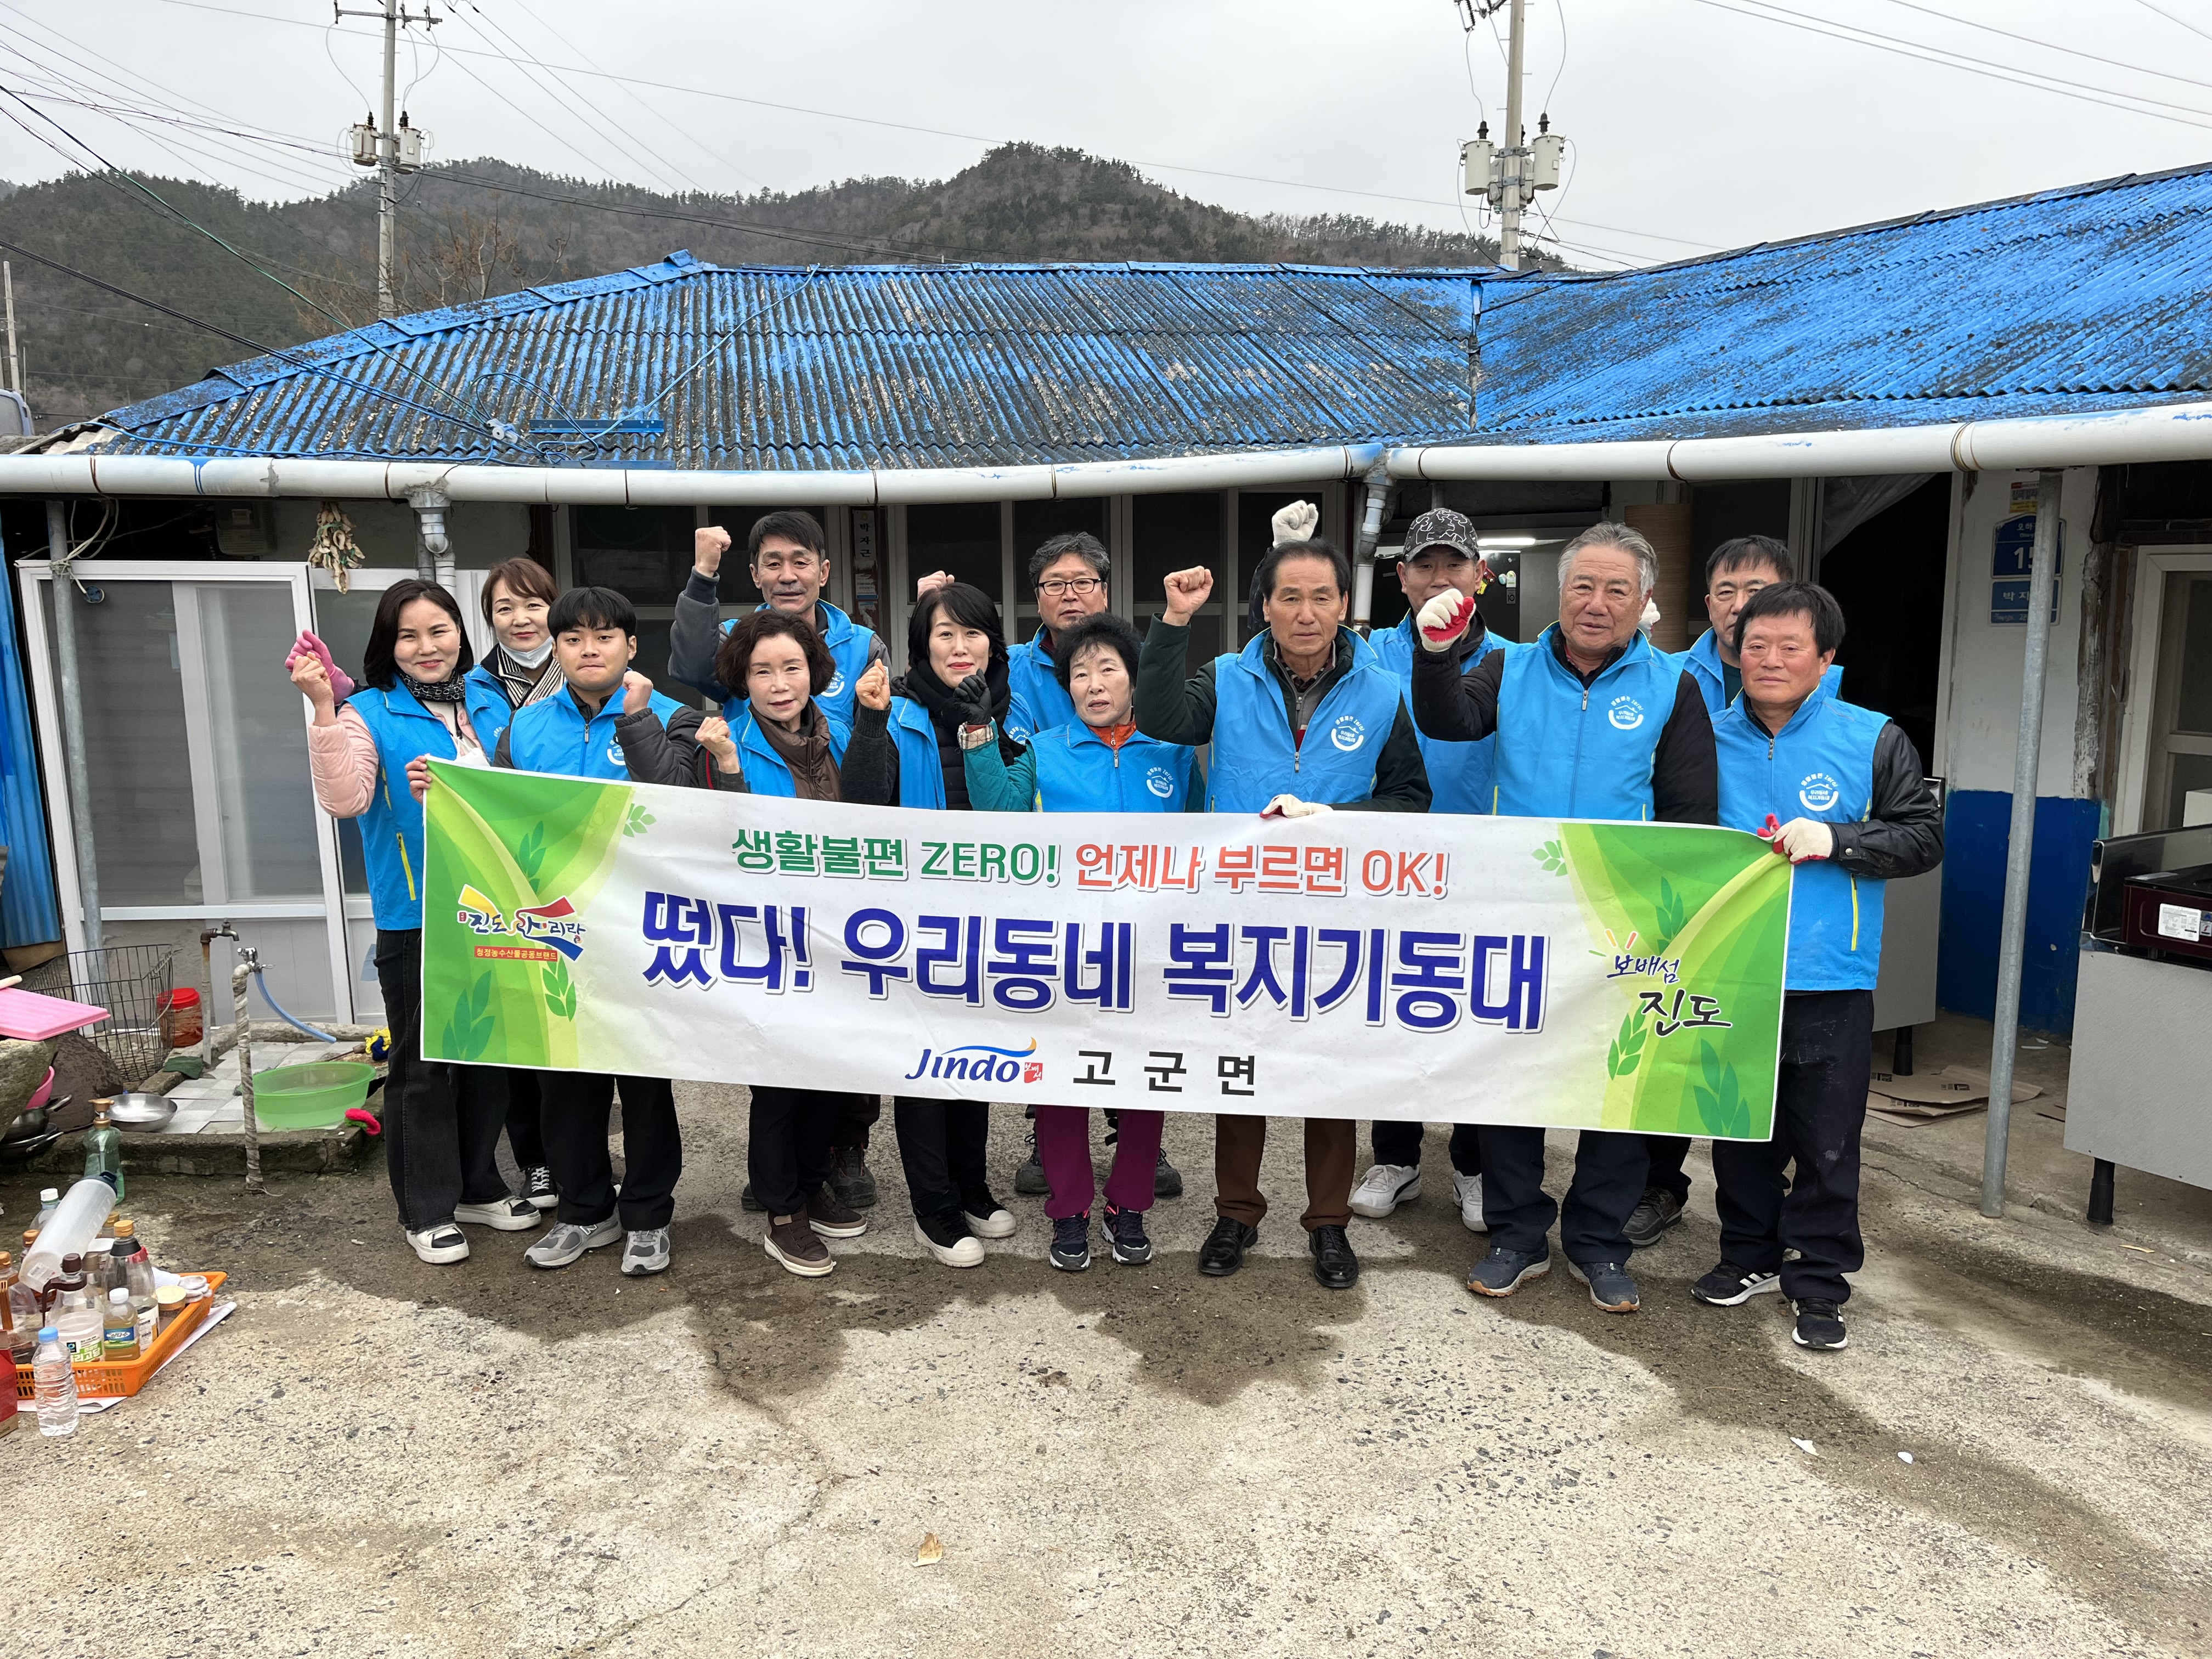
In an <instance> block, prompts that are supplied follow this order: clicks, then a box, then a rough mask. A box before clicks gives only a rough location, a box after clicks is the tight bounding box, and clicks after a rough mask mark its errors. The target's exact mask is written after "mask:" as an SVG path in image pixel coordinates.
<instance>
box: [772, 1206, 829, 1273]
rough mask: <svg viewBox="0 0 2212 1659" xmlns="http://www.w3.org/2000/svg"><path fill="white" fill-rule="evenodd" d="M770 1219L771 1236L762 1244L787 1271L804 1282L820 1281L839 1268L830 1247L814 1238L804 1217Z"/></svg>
mask: <svg viewBox="0 0 2212 1659" xmlns="http://www.w3.org/2000/svg"><path fill="white" fill-rule="evenodd" d="M768 1219H769V1227H768V1237H766V1238H764V1239H763V1240H762V1241H761V1243H762V1247H763V1249H766V1250H767V1251H768V1253H769V1255H772V1256H774V1257H775V1259H776V1260H777V1261H781V1263H783V1265H784V1267H785V1269H786V1270H787V1272H790V1273H797V1274H798V1275H799V1277H800V1278H801V1279H819V1278H821V1277H822V1275H823V1274H824V1273H828V1272H829V1271H830V1270H831V1269H832V1268H834V1267H836V1265H837V1264H836V1262H835V1261H832V1260H831V1259H830V1256H829V1246H828V1245H827V1244H824V1243H823V1242H822V1241H821V1240H820V1239H819V1238H817V1237H815V1236H814V1229H813V1228H811V1227H810V1226H808V1225H806V1220H805V1217H803V1216H795V1215H772V1216H770V1217H769V1218H768Z"/></svg>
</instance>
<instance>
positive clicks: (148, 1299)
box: [123, 1237, 161, 1354]
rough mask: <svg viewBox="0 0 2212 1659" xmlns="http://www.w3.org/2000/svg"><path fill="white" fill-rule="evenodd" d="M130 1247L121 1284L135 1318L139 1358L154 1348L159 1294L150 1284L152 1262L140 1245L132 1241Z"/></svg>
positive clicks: (159, 1316)
mask: <svg viewBox="0 0 2212 1659" xmlns="http://www.w3.org/2000/svg"><path fill="white" fill-rule="evenodd" d="M123 1267H124V1283H125V1289H127V1290H128V1291H130V1292H131V1312H132V1313H134V1314H135V1315H136V1316H137V1320H138V1352H140V1353H142V1354H143V1353H144V1352H146V1350H147V1349H148V1348H149V1347H151V1346H153V1344H154V1332H155V1327H156V1325H157V1324H158V1323H159V1322H160V1319H161V1302H160V1300H159V1297H160V1294H161V1291H160V1287H159V1286H158V1285H155V1282H154V1258H153V1257H151V1256H149V1255H147V1254H146V1246H145V1244H144V1243H143V1241H142V1240H140V1239H137V1238H136V1237H134V1238H132V1239H131V1255H130V1256H129V1258H128V1259H127V1260H126V1261H125V1262H124V1264H123Z"/></svg>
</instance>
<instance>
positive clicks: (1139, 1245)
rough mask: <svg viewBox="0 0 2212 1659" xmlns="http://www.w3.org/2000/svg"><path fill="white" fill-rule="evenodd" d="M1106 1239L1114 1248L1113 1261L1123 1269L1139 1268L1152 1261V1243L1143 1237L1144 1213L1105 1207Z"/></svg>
mask: <svg viewBox="0 0 2212 1659" xmlns="http://www.w3.org/2000/svg"><path fill="white" fill-rule="evenodd" d="M1106 1237H1107V1239H1108V1240H1109V1242H1110V1243H1112V1244H1113V1246H1114V1260H1115V1261H1118V1262H1120V1263H1121V1265H1122V1266H1123V1267H1143V1266H1144V1265H1145V1263H1146V1262H1147V1261H1151V1260H1152V1240H1151V1239H1149V1238H1147V1237H1145V1212H1143V1211H1142V1210H1124V1209H1122V1208H1121V1207H1120V1206H1116V1205H1113V1204H1109V1205H1108V1206H1106Z"/></svg>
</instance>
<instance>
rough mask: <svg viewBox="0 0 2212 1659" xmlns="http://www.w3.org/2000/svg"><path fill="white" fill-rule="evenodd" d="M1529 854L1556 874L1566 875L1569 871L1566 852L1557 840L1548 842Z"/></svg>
mask: <svg viewBox="0 0 2212 1659" xmlns="http://www.w3.org/2000/svg"><path fill="white" fill-rule="evenodd" d="M1529 856H1530V857H1531V858H1533V859H1534V860H1536V862H1537V863H1539V864H1541V865H1542V866H1544V867H1545V868H1546V869H1547V870H1548V871H1550V872H1552V873H1553V875H1555V876H1564V875H1565V874H1566V873H1567V859H1566V854H1565V853H1564V852H1563V851H1562V850H1561V849H1560V847H1559V842H1556V841H1547V842H1545V843H1544V844H1543V845H1542V846H1541V847H1539V848H1537V849H1536V850H1535V851H1534V853H1532V854H1529Z"/></svg>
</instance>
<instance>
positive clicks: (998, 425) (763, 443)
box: [106, 167, 2212, 471]
mask: <svg viewBox="0 0 2212 1659" xmlns="http://www.w3.org/2000/svg"><path fill="white" fill-rule="evenodd" d="M2208 288H2212V167H2194V168H2190V169H2186V170H2183V171H2179V172H2175V173H2163V174H2158V175H2154V176H2148V177H2136V176H2130V177H2127V178H2123V179H2109V180H2106V181H2104V182H2102V183H2099V184H2093V185H2079V186H2075V187H2072V188H2069V189H2066V190H2057V191H2046V192H2045V193H2043V194H2040V195H2037V196H2031V197H2021V198H2020V199H2018V200H2015V201H2009V202H2001V203H1992V204H1984V205H1981V206H1978V207H1972V208H1964V209H1959V210H1953V211H1948V212H1943V213H1931V214H1923V215H1920V216H1916V217H1913V218H1910V219H1902V220H1897V221H1894V222H1889V223H1887V224H1880V225H1869V226H1863V227H1860V228H1856V229H1851V230H1845V231H1838V232H1834V233H1832V234H1827V235H1824V236H1817V237H1809V238H1806V239H1804V240H1799V241H1795V242H1789V243H1783V244H1778V245H1766V246H1759V247H1754V248H1749V249H1745V250H1742V251H1741V252H1735V253H1729V254H1722V255H1717V256H1714V257H1712V258H1704V259H1697V260H1688V261H1684V262H1682V263H1680V264H1673V265H1666V266H1660V267H1656V268H1655V269H1651V270H1639V271H1630V272H1622V273H1618V274H1612V275H1605V276H1570V275H1556V274H1539V273H1534V272H1530V273H1526V274H1521V275H1514V274H1511V273H1506V272H1499V271H1487V270H1485V271H1474V270H1422V271H1404V270H1343V269H1337V268H1312V267H1294V266H1279V265H1259V266H1245V265H1136V264H1121V265H944V266H891V267H877V266H860V267H854V266H845V267H832V268H826V269H817V270H780V269H767V268H745V269H736V270H726V269H722V268H720V267H716V266H712V265H706V264H701V263H699V262H698V261H697V260H695V259H693V258H691V257H690V255H689V254H674V255H671V256H670V258H668V259H667V260H665V261H664V262H662V263H661V264H656V265H648V266H643V267H641V268H639V269H637V270H626V271H618V272H616V273H615V274H613V275H611V276H600V277H594V278H591V279H589V280H586V281H581V282H573V283H557V284H552V285H549V286H545V287H541V288H536V289H526V290H524V291H522V292H520V293H517V294H511V295H504V296H502V297H501V298H499V299H495V300H489V301H483V302H482V303H480V304H477V305H470V306H462V307H454V308H453V309H450V310H444V311H435V312H427V313H422V314H419V315H416V316H412V317H404V318H398V319H393V320H392V321H390V322H385V323H378V324H376V325H373V326H371V327H368V328H365V329H360V330H356V331H354V332H352V333H349V334H343V335H338V336H337V337H333V338H331V339H327V340H322V341H318V342H315V343H313V344H310V345H307V346H303V347H301V348H300V349H298V350H297V351H295V352H291V353H287V354H284V355H283V356H272V357H264V358H258V359H256V360H254V361H253V362H246V363H241V364H239V365H236V366H235V367H234V368H225V369H219V370H216V372H214V373H213V374H210V377H209V378H208V379H207V380H203V381H201V382H199V383H198V384H197V385H195V386H187V387H185V388H184V389H182V390H181V391H179V392H172V393H170V394H168V395H167V396H166V397H163V398H155V399H154V400H152V401H151V402H149V403H144V404H136V405H134V406H132V407H131V408H128V409H123V410H117V411H115V412H114V413H113V414H112V415H110V416H106V421H107V422H108V423H109V424H111V425H112V426H114V427H115V428H118V429H119V431H120V432H121V433H123V434H124V436H121V437H119V438H117V439H114V440H112V441H110V443H109V445H108V446H107V447H112V448H115V449H120V450H122V451H124V452H125V453H144V454H183V455H220V454H248V455H313V456H329V457H362V458H373V459H435V460H454V461H477V462H521V463H533V464H544V463H546V462H574V463H579V464H583V465H594V464H598V465H628V466H668V467H684V468H712V469H718V470H732V471H752V470H788V469H801V468H805V469H812V468H824V469H836V470H842V469H848V468H858V467H869V466H877V467H933V466H994V465H1023V464H1028V463H1037V462H1071V461H1085V460H1103V459H1121V458H1131V457H1146V456H1159V455H1192V454H1206V453H1220V452H1226V451H1245V450H1264V449H1271V448H1286V447H1300V446H1304V445H1310V444H1334V443H1376V442H1383V443H1390V442H1428V443H1435V442H1469V441H1472V442H1477V443H1545V442H1559V441H1576V440H1590V439H1612V438H1638V437H1703V436H1720V435H1731V434H1748V433H1759V432H1771V431H1777V430H1786V429H1793V428H1794V429H1800V430H1802V429H1808V428H1836V427H1842V428H1850V427H1881V426H1896V425H1905V424H1917V423H1922V422H1941V421H1948V420H1955V419H1964V418H1968V417H1997V416H2016V415H2037V414H2051V413H2060V412H2079V411H2086V410H2099V409H2109V408H2125V407H2133V406H2136V405H2140V404H2150V403H2162V402H2175V401H2185V400H2188V399H2191V398H2203V397H2207V396H2212V327H2208V325H2207V322H2206V319H2207V317H2208V315H2212V312H2208V310H2207V308H2206V306H2205V303H2204V302H2205V300H2206V298H2207V289H2208ZM1478 311H1479V313H1480V322H1479V325H1478V322H1477V313H1478ZM1471 353H1472V354H1475V356H1476V357H1477V358H1478V359H1479V361H1478V362H1471V361H1470V354H1471ZM1471 371H1472V372H1471ZM1471 385H1472V386H1473V387H1474V399H1473V400H1474V410H1473V413H1472V416H1471V415H1470V411H1469V408H1468V404H1469V401H1470V386H1471Z"/></svg>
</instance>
